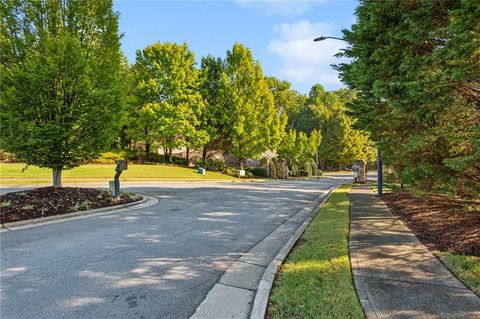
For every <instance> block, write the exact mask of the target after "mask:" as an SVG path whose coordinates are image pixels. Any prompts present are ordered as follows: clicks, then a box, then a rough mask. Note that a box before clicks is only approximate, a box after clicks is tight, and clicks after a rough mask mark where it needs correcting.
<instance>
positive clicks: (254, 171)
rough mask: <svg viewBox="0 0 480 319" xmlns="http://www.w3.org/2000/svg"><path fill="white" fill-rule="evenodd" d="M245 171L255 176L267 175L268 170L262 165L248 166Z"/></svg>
mask: <svg viewBox="0 0 480 319" xmlns="http://www.w3.org/2000/svg"><path fill="white" fill-rule="evenodd" d="M246 171H247V172H249V173H252V175H254V176H257V177H268V170H267V169H266V168H263V167H248V168H247V169H246Z"/></svg>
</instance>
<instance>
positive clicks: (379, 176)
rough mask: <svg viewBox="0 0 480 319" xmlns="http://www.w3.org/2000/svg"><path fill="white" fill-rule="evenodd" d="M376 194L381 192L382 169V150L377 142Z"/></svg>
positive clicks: (380, 194) (378, 194)
mask: <svg viewBox="0 0 480 319" xmlns="http://www.w3.org/2000/svg"><path fill="white" fill-rule="evenodd" d="M377 154H378V156H377V196H378V197H380V196H382V194H383V169H382V150H381V149H380V144H377Z"/></svg>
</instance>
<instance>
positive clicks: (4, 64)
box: [0, 0, 123, 186]
mask: <svg viewBox="0 0 480 319" xmlns="http://www.w3.org/2000/svg"><path fill="white" fill-rule="evenodd" d="M0 10H1V28H0V29H1V30H0V50H1V51H0V52H1V66H0V67H1V69H0V73H1V74H2V76H1V79H0V81H1V87H2V90H0V103H1V113H0V114H1V115H0V132H1V133H0V134H1V139H0V148H1V149H4V150H6V151H9V152H11V153H14V154H15V155H16V156H17V157H18V158H19V159H21V160H22V161H24V162H25V163H26V164H28V165H36V166H39V167H47V168H51V169H52V170H53V172H54V186H61V171H62V170H64V169H70V168H72V167H75V166H78V165H80V164H82V163H83V162H85V161H86V160H88V159H92V158H95V157H97V156H98V154H99V152H100V151H102V150H103V149H104V148H105V147H106V146H108V145H109V144H110V142H111V141H112V139H113V137H114V133H115V131H116V129H117V126H118V125H119V124H120V123H119V121H118V113H119V112H120V110H121V107H122V103H123V93H122V92H123V90H122V83H121V67H120V64H121V60H122V56H121V53H120V35H119V33H118V14H117V13H115V12H114V11H113V10H112V2H111V1H108V0H107V1H104V0H101V1H100V0H92V1H87V2H85V1H80V0H69V1H14V0H11V1H2V2H1V4H0Z"/></svg>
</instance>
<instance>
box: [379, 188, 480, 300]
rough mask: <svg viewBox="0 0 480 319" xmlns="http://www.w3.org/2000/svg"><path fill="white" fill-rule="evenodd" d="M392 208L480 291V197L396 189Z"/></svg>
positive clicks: (389, 203)
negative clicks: (473, 197)
mask: <svg viewBox="0 0 480 319" xmlns="http://www.w3.org/2000/svg"><path fill="white" fill-rule="evenodd" d="M382 200H383V201H384V202H385V203H386V204H387V206H388V207H389V209H390V211H391V212H392V213H393V214H394V215H395V216H397V217H398V218H399V219H400V220H402V221H403V222H404V223H405V224H406V225H407V226H408V228H410V230H412V232H413V233H414V234H415V235H416V237H417V238H418V239H419V240H420V241H421V242H422V243H423V244H424V245H425V246H426V247H427V248H428V249H429V250H430V251H432V252H433V253H434V255H435V256H437V257H438V258H439V259H440V261H441V262H442V263H443V264H444V265H445V266H446V267H447V268H448V269H450V271H451V272H452V273H454V274H455V275H456V276H457V277H458V278H459V279H460V280H462V281H463V282H464V283H465V285H467V286H468V287H469V288H470V289H472V290H473V291H474V292H475V293H477V294H480V236H479V230H480V201H479V200H475V199H464V198H461V197H453V196H446V195H439V194H435V193H426V192H423V193H421V194H419V193H418V190H415V191H411V190H409V189H408V188H407V189H404V190H400V189H399V188H397V189H395V188H394V190H393V191H392V192H389V193H386V194H385V195H384V196H382Z"/></svg>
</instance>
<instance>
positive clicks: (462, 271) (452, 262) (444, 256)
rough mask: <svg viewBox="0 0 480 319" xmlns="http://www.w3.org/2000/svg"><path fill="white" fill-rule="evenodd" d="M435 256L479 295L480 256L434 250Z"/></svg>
mask: <svg viewBox="0 0 480 319" xmlns="http://www.w3.org/2000/svg"><path fill="white" fill-rule="evenodd" d="M435 256H437V257H438V259H440V260H441V261H442V263H443V264H444V265H445V266H447V268H448V269H450V271H452V272H453V273H454V274H455V275H456V276H457V277H458V278H459V279H460V280H461V281H462V282H463V283H464V284H465V285H466V286H467V287H469V288H470V289H471V290H472V291H473V292H474V293H476V294H477V295H478V296H480V257H478V256H466V255H459V254H451V253H441V252H435Z"/></svg>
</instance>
